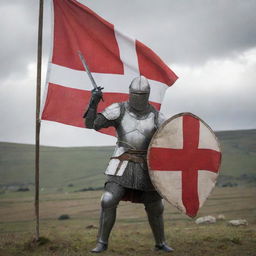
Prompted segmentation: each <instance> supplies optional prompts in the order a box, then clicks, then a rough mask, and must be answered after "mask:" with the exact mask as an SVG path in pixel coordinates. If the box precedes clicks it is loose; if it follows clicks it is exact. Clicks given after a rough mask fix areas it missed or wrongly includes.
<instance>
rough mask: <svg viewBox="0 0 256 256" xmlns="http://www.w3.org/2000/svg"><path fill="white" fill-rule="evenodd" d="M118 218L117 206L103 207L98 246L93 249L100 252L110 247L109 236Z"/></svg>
mask: <svg viewBox="0 0 256 256" xmlns="http://www.w3.org/2000/svg"><path fill="white" fill-rule="evenodd" d="M115 220H116V207H113V208H105V209H104V208H102V209H101V214H100V226H99V231H98V239H97V240H98V242H97V245H96V247H95V248H94V249H93V250H92V251H91V252H95V253H100V252H103V251H105V250H107V248H108V238H109V235H110V232H111V230H112V228H113V226H114V224H115Z"/></svg>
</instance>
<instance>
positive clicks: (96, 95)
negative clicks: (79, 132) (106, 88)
mask: <svg viewBox="0 0 256 256" xmlns="http://www.w3.org/2000/svg"><path fill="white" fill-rule="evenodd" d="M102 90H103V87H100V86H99V87H97V88H94V89H93V90H92V91H91V93H92V95H91V100H90V103H89V105H88V108H87V110H86V111H85V113H84V115H83V118H86V126H87V127H88V128H92V127H93V122H94V120H95V118H96V114H97V107H98V104H99V102H100V101H101V100H103V97H102Z"/></svg>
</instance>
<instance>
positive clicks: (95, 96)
mask: <svg viewBox="0 0 256 256" xmlns="http://www.w3.org/2000/svg"><path fill="white" fill-rule="evenodd" d="M103 89H104V88H103V87H100V86H99V87H97V88H94V89H93V90H92V91H91V92H92V96H91V101H90V104H89V107H90V106H91V105H92V107H94V106H96V107H97V106H98V104H99V102H100V100H103V97H102V90H103Z"/></svg>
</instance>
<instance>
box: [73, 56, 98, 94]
mask: <svg viewBox="0 0 256 256" xmlns="http://www.w3.org/2000/svg"><path fill="white" fill-rule="evenodd" d="M78 55H79V58H80V60H81V62H82V64H83V66H84V69H85V71H86V73H87V75H88V76H89V78H90V80H91V83H92V86H93V88H94V89H95V90H96V91H98V90H100V88H99V87H98V86H97V84H96V82H95V80H94V78H93V76H92V73H91V72H90V69H89V67H88V65H87V63H86V61H85V58H84V56H83V54H82V53H81V52H80V51H78Z"/></svg>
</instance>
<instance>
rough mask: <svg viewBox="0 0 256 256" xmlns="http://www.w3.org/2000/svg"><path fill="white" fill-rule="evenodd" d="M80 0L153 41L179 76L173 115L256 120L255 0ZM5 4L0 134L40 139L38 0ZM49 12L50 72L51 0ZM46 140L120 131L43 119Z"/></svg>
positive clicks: (216, 125)
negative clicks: (37, 118) (37, 110)
mask: <svg viewBox="0 0 256 256" xmlns="http://www.w3.org/2000/svg"><path fill="white" fill-rule="evenodd" d="M80 2H82V3H84V4H85V5H87V6H88V7H90V8H91V9H93V10H94V11H95V12H97V13H98V14H99V15H101V16H102V17H104V18H105V19H106V20H108V21H110V22H111V23H113V24H115V25H117V26H118V27H119V28H120V30H122V31H123V32H125V33H126V34H129V35H130V36H132V37H135V38H137V39H138V40H140V41H141V42H143V43H144V44H146V45H147V46H149V47H150V48H152V49H153V50H154V51H155V52H156V53H157V54H158V55H159V56H160V57H161V58H162V59H163V60H164V61H165V62H166V63H167V64H168V65H169V66H170V67H171V68H172V69H173V70H174V71H175V73H176V74H177V75H178V76H179V79H178V81H177V82H176V83H175V84H174V86H172V87H171V88H170V89H168V91H167V93H166V96H165V100H164V103H163V105H162V112H163V113H164V114H165V115H166V116H167V117H170V116H172V115H174V114H177V113H179V112H184V111H188V112H192V113H194V114H196V115H198V116H199V117H201V118H202V119H203V120H204V121H206V122H207V123H208V124H209V125H210V126H211V127H212V128H213V129H214V130H236V129H252V128H256V100H255V95H256V86H255V85H256V29H255V24H256V15H255V10H256V1H255V0H246V1H244V0H215V1H211V0H191V1H183V0H181V1H176V0H161V1H154V0H133V1H126V0H108V1H106V0H97V1H95V0H80ZM0 11H1V17H0V20H1V23H0V26H1V27H0V28H1V33H2V34H1V47H0V58H1V69H0V120H1V125H0V141H9V142H18V143H31V144H33V143H34V136H35V135H34V134H35V128H34V127H35V87H36V51H37V49H36V47H37V19H38V1H36V0H11V1H1V2H0ZM44 13H45V15H44V17H45V22H44V48H43V49H44V52H43V56H44V57H43V73H42V75H43V78H44V77H45V72H46V66H47V61H48V55H49V48H50V34H51V28H50V24H51V20H50V17H51V15H50V13H51V10H50V0H45V12H44ZM43 80H44V79H43ZM43 89H44V84H43V85H42V91H43ZM42 94H43V92H42ZM41 143H42V144H43V145H56V146H83V145H108V144H113V143H115V139H114V138H112V137H110V136H106V135H101V134H97V133H96V132H93V131H89V130H86V129H81V128H73V127H70V126H65V125H61V124H57V123H53V122H46V121H44V122H42V129H41Z"/></svg>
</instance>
